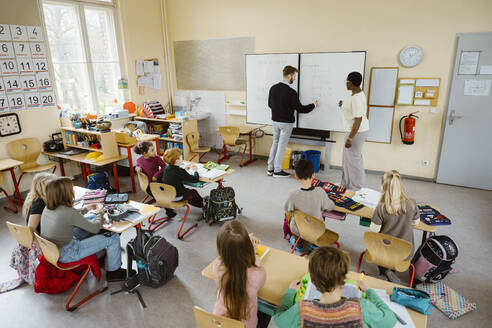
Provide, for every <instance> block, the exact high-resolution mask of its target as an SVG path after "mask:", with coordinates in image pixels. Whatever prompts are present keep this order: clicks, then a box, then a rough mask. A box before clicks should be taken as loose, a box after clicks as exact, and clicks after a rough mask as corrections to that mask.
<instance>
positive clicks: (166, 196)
mask: <svg viewBox="0 0 492 328" xmlns="http://www.w3.org/2000/svg"><path fill="white" fill-rule="evenodd" d="M150 191H151V192H152V195H153V196H154V199H155V201H156V203H157V205H159V206H162V207H166V206H168V205H169V204H170V203H172V202H173V200H174V199H175V198H176V188H174V187H173V186H171V185H168V184H165V183H155V182H152V183H151V184H150Z"/></svg>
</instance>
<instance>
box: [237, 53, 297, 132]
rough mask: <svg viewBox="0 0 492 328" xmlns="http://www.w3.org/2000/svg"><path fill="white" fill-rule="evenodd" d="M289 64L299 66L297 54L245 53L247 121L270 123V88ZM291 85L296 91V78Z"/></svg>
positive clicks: (279, 79)
mask: <svg viewBox="0 0 492 328" xmlns="http://www.w3.org/2000/svg"><path fill="white" fill-rule="evenodd" d="M287 65H290V66H293V67H295V68H297V69H298V68H299V54H253V55H246V104H247V117H246V121H247V123H253V124H272V120H271V118H272V112H271V110H270V107H268V94H269V92H270V88H271V87H272V86H273V85H274V84H277V83H279V82H280V81H282V78H283V75H282V70H283V69H284V67H285V66H287ZM291 87H292V88H293V89H294V90H296V91H297V80H296V82H294V83H293V84H292V85H291Z"/></svg>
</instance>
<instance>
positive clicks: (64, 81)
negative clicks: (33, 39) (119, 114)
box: [43, 0, 122, 113]
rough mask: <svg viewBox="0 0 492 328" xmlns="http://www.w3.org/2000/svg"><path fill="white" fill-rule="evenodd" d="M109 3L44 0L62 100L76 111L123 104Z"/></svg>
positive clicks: (96, 110)
mask: <svg viewBox="0 0 492 328" xmlns="http://www.w3.org/2000/svg"><path fill="white" fill-rule="evenodd" d="M114 11H115V9H114V5H113V2H112V1H111V0H99V1H95V0H92V1H71V0H47V1H43V13H44V20H45V25H46V30H47V34H48V44H49V47H50V52H51V59H52V61H53V67H54V71H55V80H56V89H57V95H58V102H59V103H60V105H61V106H62V107H64V108H69V109H72V110H74V111H78V112H92V113H104V112H105V109H106V108H107V107H110V106H114V104H115V102H116V101H117V102H118V103H121V99H122V93H121V92H120V90H118V80H119V78H120V77H121V70H120V61H119V55H118V44H117V35H116V28H115V21H114Z"/></svg>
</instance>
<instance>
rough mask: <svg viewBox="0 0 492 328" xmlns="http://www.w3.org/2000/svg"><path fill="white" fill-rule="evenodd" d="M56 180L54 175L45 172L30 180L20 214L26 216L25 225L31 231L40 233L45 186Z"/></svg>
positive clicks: (44, 203)
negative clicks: (29, 187) (29, 188)
mask: <svg viewBox="0 0 492 328" xmlns="http://www.w3.org/2000/svg"><path fill="white" fill-rule="evenodd" d="M53 179H56V175H54V174H51V173H46V172H41V173H38V174H36V175H35V176H34V178H33V179H32V184H31V190H29V193H28V194H27V197H26V200H25V201H24V206H23V207H22V214H23V215H25V216H26V224H27V226H28V227H29V228H31V230H32V231H36V232H37V233H38V234H39V233H40V221H41V214H42V213H43V210H44V208H45V206H46V186H47V185H48V183H49V182H50V181H51V180H53Z"/></svg>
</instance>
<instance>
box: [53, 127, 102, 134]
mask: <svg viewBox="0 0 492 328" xmlns="http://www.w3.org/2000/svg"><path fill="white" fill-rule="evenodd" d="M62 130H65V131H70V132H77V133H84V134H95V135H98V136H100V135H103V134H105V133H110V132H111V131H108V132H100V131H91V130H86V129H76V128H67V127H62Z"/></svg>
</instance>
